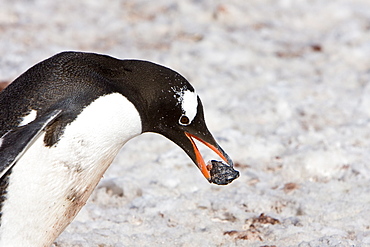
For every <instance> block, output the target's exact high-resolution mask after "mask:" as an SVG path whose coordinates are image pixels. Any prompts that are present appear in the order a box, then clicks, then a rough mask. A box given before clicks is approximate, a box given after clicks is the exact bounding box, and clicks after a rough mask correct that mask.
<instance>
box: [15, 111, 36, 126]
mask: <svg viewBox="0 0 370 247" xmlns="http://www.w3.org/2000/svg"><path fill="white" fill-rule="evenodd" d="M36 116H37V111H36V110H31V111H30V112H29V113H28V115H26V116H24V117H23V119H22V122H21V123H20V124H19V125H18V126H23V125H26V124H28V123H31V122H32V121H33V120H35V119H36Z"/></svg>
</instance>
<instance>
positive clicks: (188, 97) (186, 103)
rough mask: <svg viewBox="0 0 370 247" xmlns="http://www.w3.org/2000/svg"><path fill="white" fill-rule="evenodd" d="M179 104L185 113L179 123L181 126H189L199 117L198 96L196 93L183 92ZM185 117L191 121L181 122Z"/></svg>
mask: <svg viewBox="0 0 370 247" xmlns="http://www.w3.org/2000/svg"><path fill="white" fill-rule="evenodd" d="M179 102H180V104H181V109H182V111H183V115H182V116H181V118H180V121H179V123H180V124H181V125H189V124H191V122H192V121H193V119H194V118H195V116H196V115H197V108H198V95H197V94H196V93H195V92H192V91H189V90H186V91H183V92H182V95H181V96H180V98H179ZM184 116H185V117H187V118H188V119H189V121H187V123H186V122H184V121H181V119H184Z"/></svg>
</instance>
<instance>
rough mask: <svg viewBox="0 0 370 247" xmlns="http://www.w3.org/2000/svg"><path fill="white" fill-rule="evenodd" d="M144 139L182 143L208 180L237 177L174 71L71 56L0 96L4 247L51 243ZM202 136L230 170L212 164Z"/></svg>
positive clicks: (40, 67) (44, 65)
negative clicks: (125, 152)
mask: <svg viewBox="0 0 370 247" xmlns="http://www.w3.org/2000/svg"><path fill="white" fill-rule="evenodd" d="M143 132H156V133H159V134H162V135H163V136H165V137H167V138H168V139H170V140H172V141H173V142H174V143H176V144H177V145H178V146H180V147H181V148H182V149H183V150H184V151H185V152H186V153H187V154H188V156H189V157H190V158H191V159H192V160H193V161H194V163H195V164H196V165H197V167H198V168H199V169H200V170H201V172H202V173H203V175H204V176H205V177H206V178H207V179H208V181H209V182H212V183H217V184H227V183H230V182H231V181H232V180H234V179H235V178H237V177H238V176H239V173H238V172H237V171H235V170H234V169H233V163H232V161H231V159H230V158H229V156H228V155H227V154H226V153H225V152H224V151H223V150H222V149H221V147H220V146H219V145H218V144H217V142H216V141H215V140H214V138H213V137H212V135H211V133H210V132H209V131H208V129H207V126H206V124H205V121H204V117H203V107H202V103H201V101H200V99H199V97H198V95H197V94H196V93H195V91H194V88H193V87H192V86H191V85H190V84H189V82H188V81H187V80H186V79H185V78H184V77H182V76H181V75H180V74H178V73H176V72H175V71H173V70H171V69H168V68H166V67H163V66H160V65H157V64H154V63H151V62H147V61H140V60H118V59H115V58H112V57H109V56H106V55H98V54H93V53H82V52H63V53H60V54H57V55H55V56H53V57H51V58H49V59H46V60H44V61H42V62H40V63H38V64H36V65H35V66H33V67H32V68H30V69H29V70H27V71H26V72H25V73H24V74H22V75H21V76H19V77H18V78H17V79H16V80H15V81H14V82H13V83H11V84H10V85H9V86H8V87H7V88H6V89H5V90H4V91H2V92H1V93H0V212H1V214H0V246H4V247H5V246H6V247H13V246H22V247H23V246H27V247H32V246H37V247H39V246H50V245H51V244H52V243H53V241H54V240H55V239H56V238H57V237H58V235H59V234H60V233H61V232H62V231H63V230H64V229H65V228H66V226H67V225H68V224H69V223H70V222H71V221H72V220H73V218H74V217H75V216H76V214H77V213H78V212H79V210H80V209H81V207H82V206H83V205H84V204H85V203H86V200H87V199H88V197H89V196H90V194H91V193H92V191H93V189H94V188H95V187H96V185H97V183H98V182H99V180H100V178H101V177H102V175H103V173H104V172H105V170H106V169H107V168H108V166H109V165H110V164H111V163H112V160H113V159H114V157H115V156H116V155H117V153H118V151H119V149H120V148H121V147H122V146H123V145H124V144H125V143H126V142H127V141H128V140H129V139H131V138H133V137H135V136H138V135H140V134H141V133H143ZM194 139H196V140H198V141H200V142H202V143H204V144H205V145H206V146H208V147H209V148H210V149H212V150H213V151H214V152H216V153H217V154H218V155H219V156H220V157H221V158H222V159H223V160H224V161H225V162H226V163H222V162H218V161H217V162H216V161H213V162H210V163H208V164H206V163H205V162H204V160H203V158H202V156H201V154H200V152H199V150H198V148H197V146H196V145H195V142H194Z"/></svg>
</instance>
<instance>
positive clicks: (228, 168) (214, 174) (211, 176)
mask: <svg viewBox="0 0 370 247" xmlns="http://www.w3.org/2000/svg"><path fill="white" fill-rule="evenodd" d="M185 135H186V137H187V138H188V139H189V140H190V142H191V145H192V147H193V151H194V154H195V163H196V165H197V166H198V168H199V169H200V171H201V172H202V174H203V176H204V177H205V178H206V179H207V180H208V181H209V182H210V183H216V184H220V185H225V184H228V183H231V182H232V181H233V180H234V179H236V178H238V177H239V172H238V171H236V170H234V168H233V161H232V160H231V159H230V157H229V156H228V155H227V154H226V153H225V151H224V150H222V148H221V147H220V146H219V145H218V144H217V143H216V141H214V140H212V142H213V143H212V144H211V143H209V142H206V141H204V140H203V139H201V138H200V137H198V136H196V135H193V134H190V133H188V132H185ZM193 138H194V139H196V140H197V141H199V142H201V143H203V144H204V145H206V146H207V147H208V148H209V149H211V150H212V151H213V152H215V153H216V154H217V155H218V156H219V157H220V158H221V159H223V160H224V161H225V162H226V163H227V165H225V164H223V163H222V162H217V161H211V162H209V163H208V164H206V163H205V161H204V159H203V157H202V155H201V153H200V152H199V149H198V147H197V145H196V144H195V142H194V139H193ZM212 139H213V138H212Z"/></svg>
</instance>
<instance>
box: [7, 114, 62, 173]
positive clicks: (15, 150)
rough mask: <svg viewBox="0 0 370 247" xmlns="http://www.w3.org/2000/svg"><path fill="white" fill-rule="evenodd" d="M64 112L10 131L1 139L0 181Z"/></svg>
mask: <svg viewBox="0 0 370 247" xmlns="http://www.w3.org/2000/svg"><path fill="white" fill-rule="evenodd" d="M61 112H62V110H54V111H51V112H50V113H48V114H45V115H43V116H41V117H39V118H37V119H35V120H34V121H32V122H30V123H29V124H27V125H24V126H20V127H17V128H15V129H13V130H10V131H9V132H7V133H6V134H4V135H3V136H2V137H1V138H0V179H1V178H2V177H3V176H4V174H5V173H6V172H7V171H8V170H9V169H10V168H12V167H13V166H14V164H15V163H16V162H17V161H18V160H19V159H20V158H21V157H22V155H23V154H24V153H25V152H26V151H27V149H28V148H29V147H31V146H32V144H33V143H34V142H35V141H36V140H37V139H38V138H39V137H40V135H41V133H42V131H43V130H44V129H45V127H47V126H48V125H49V124H50V123H52V122H53V120H54V119H55V118H57V117H58V116H59V115H60V113H61Z"/></svg>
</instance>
